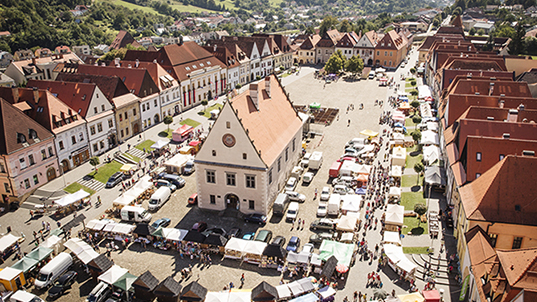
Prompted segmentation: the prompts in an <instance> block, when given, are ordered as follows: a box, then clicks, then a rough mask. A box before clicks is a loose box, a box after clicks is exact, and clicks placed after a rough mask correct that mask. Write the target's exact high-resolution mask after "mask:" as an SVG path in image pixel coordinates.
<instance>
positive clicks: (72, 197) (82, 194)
mask: <svg viewBox="0 0 537 302" xmlns="http://www.w3.org/2000/svg"><path fill="white" fill-rule="evenodd" d="M88 196H90V193H88V192H86V191H84V190H82V189H80V190H78V191H76V192H75V193H72V194H69V195H66V196H64V197H62V198H60V199H58V200H56V201H55V202H54V204H56V205H57V206H60V207H65V206H68V205H70V204H73V203H75V202H77V201H80V200H82V199H84V198H86V197H88Z"/></svg>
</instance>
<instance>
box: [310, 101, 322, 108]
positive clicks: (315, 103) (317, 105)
mask: <svg viewBox="0 0 537 302" xmlns="http://www.w3.org/2000/svg"><path fill="white" fill-rule="evenodd" d="M310 109H321V103H317V102H313V103H311V104H310Z"/></svg>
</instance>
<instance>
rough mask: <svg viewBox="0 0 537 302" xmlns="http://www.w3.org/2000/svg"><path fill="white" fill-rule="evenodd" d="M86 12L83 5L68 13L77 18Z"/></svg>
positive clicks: (86, 9) (86, 8)
mask: <svg viewBox="0 0 537 302" xmlns="http://www.w3.org/2000/svg"><path fill="white" fill-rule="evenodd" d="M88 10H89V9H88V7H87V6H85V5H77V6H76V7H75V9H72V10H70V12H71V14H73V16H75V17H79V16H82V15H83V14H85V13H86V12H87V11H88Z"/></svg>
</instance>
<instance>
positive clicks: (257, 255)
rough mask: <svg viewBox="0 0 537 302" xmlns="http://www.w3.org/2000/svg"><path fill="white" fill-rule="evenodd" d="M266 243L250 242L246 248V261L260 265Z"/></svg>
mask: <svg viewBox="0 0 537 302" xmlns="http://www.w3.org/2000/svg"><path fill="white" fill-rule="evenodd" d="M266 247H267V243H266V242H262V241H254V240H249V241H248V243H246V246H245V247H244V261H245V262H248V263H251V264H260V263H261V259H262V256H263V251H264V250H265V248H266Z"/></svg>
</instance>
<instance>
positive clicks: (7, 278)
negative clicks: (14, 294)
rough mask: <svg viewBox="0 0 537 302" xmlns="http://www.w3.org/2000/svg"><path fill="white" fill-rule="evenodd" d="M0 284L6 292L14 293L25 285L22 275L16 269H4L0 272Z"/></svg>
mask: <svg viewBox="0 0 537 302" xmlns="http://www.w3.org/2000/svg"><path fill="white" fill-rule="evenodd" d="M0 284H2V285H3V286H4V288H5V289H6V290H9V291H16V290H18V289H22V287H23V286H24V285H26V278H24V273H23V272H22V271H21V270H19V269H16V268H11V267H6V268H4V269H2V270H1V271H0Z"/></svg>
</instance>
